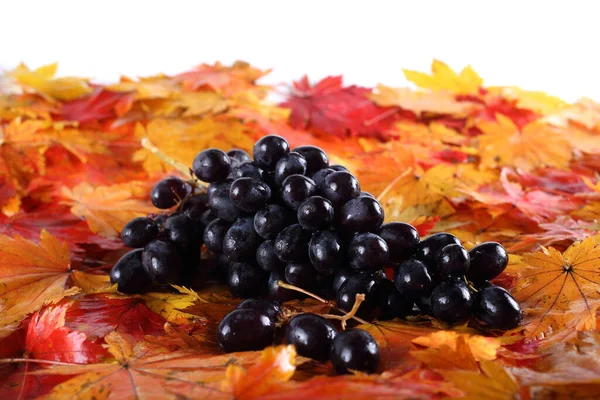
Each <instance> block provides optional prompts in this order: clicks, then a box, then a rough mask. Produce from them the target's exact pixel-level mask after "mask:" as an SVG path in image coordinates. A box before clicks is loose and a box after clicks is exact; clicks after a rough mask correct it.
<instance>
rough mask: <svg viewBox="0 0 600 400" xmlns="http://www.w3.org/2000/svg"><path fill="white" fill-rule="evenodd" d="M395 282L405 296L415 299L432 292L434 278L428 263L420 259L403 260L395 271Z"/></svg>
mask: <svg viewBox="0 0 600 400" xmlns="http://www.w3.org/2000/svg"><path fill="white" fill-rule="evenodd" d="M394 283H395V284H396V287H397V288H398V291H399V292H400V293H401V294H402V295H403V296H405V297H407V298H409V299H412V300H415V299H416V298H417V297H420V296H425V295H427V294H429V293H431V290H432V289H433V279H432V277H431V275H430V274H429V270H428V269H427V265H425V263H423V262H422V261H419V260H406V261H403V262H402V263H401V264H400V265H399V266H398V268H396V271H395V273H394Z"/></svg>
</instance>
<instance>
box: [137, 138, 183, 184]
mask: <svg viewBox="0 0 600 400" xmlns="http://www.w3.org/2000/svg"><path fill="white" fill-rule="evenodd" d="M142 147H143V148H145V149H146V150H148V151H149V152H151V153H152V154H154V155H156V156H157V157H158V158H160V159H161V160H163V161H164V162H165V163H167V164H169V165H170V166H172V167H173V168H175V169H176V170H177V171H179V172H181V173H182V174H183V175H185V176H187V175H191V171H190V169H189V168H188V167H187V166H185V165H184V164H183V163H180V162H179V161H177V160H175V159H174V158H173V157H170V156H168V155H166V154H165V153H164V152H163V151H162V150H161V149H159V148H158V147H156V145H155V144H154V143H152V142H151V141H150V139H148V138H147V137H145V138H143V139H142Z"/></svg>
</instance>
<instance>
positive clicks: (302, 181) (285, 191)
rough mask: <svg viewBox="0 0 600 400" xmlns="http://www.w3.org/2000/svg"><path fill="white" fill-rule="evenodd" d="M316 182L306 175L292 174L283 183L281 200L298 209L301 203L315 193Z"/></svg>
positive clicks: (293, 208)
mask: <svg viewBox="0 0 600 400" xmlns="http://www.w3.org/2000/svg"><path fill="white" fill-rule="evenodd" d="M315 190H316V187H315V183H314V182H313V180H312V179H310V178H307V177H306V176H304V175H297V174H296V175H290V176H288V177H287V178H285V180H284V181H283V183H282V184H281V200H283V203H284V204H285V205H286V206H287V207H289V208H291V209H292V210H297V209H298V207H300V204H302V202H303V201H304V200H306V199H307V198H309V197H310V196H312V195H313V194H315Z"/></svg>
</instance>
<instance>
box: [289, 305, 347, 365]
mask: <svg viewBox="0 0 600 400" xmlns="http://www.w3.org/2000/svg"><path fill="white" fill-rule="evenodd" d="M336 335H337V331H336V330H335V327H334V326H333V324H332V323H331V322H329V321H328V320H326V319H325V318H323V317H321V316H319V315H316V314H310V313H306V314H299V315H296V316H295V317H294V318H292V319H291V320H290V322H289V323H288V326H287V329H286V342H287V343H288V344H292V345H294V346H295V347H296V351H297V352H298V355H300V356H303V357H308V358H312V359H314V360H318V361H326V360H327V359H328V358H329V348H330V346H331V342H332V341H333V339H334V338H335V336H336Z"/></svg>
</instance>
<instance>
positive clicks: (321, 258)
mask: <svg viewBox="0 0 600 400" xmlns="http://www.w3.org/2000/svg"><path fill="white" fill-rule="evenodd" d="M308 258H309V259H310V262H311V264H312V265H313V267H314V268H315V270H317V271H318V272H320V273H322V274H325V275H331V274H333V272H334V271H335V270H336V269H338V268H339V267H340V266H341V265H342V261H343V260H344V249H343V243H342V239H341V238H340V237H339V236H338V235H337V234H336V233H334V232H331V231H320V232H317V233H315V234H314V235H313V236H312V238H311V239H310V242H309V244H308Z"/></svg>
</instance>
